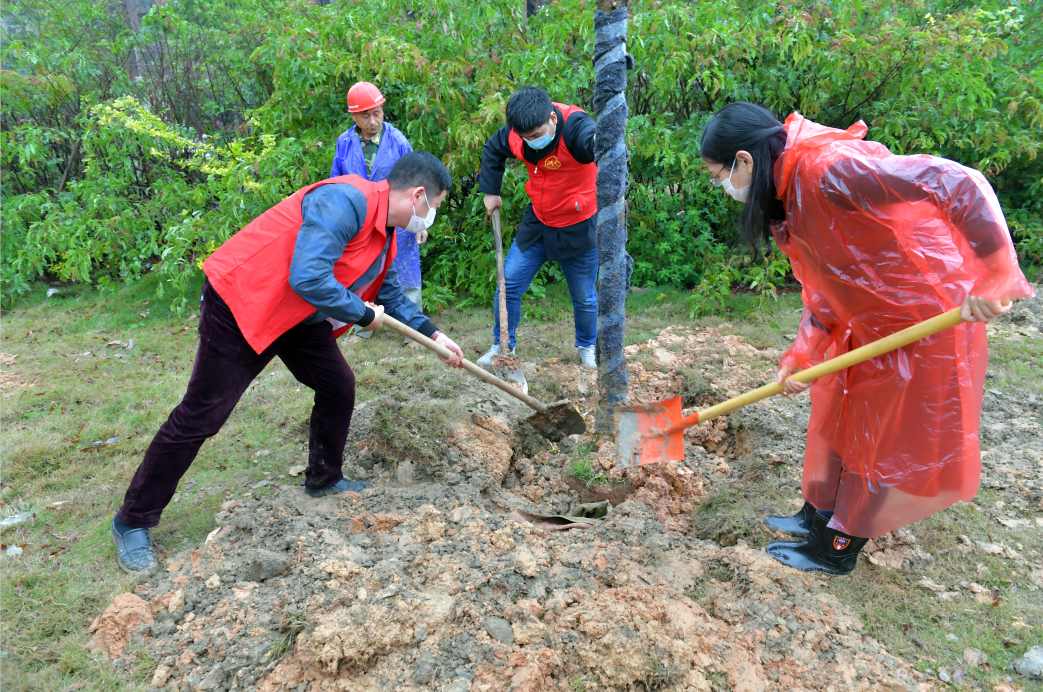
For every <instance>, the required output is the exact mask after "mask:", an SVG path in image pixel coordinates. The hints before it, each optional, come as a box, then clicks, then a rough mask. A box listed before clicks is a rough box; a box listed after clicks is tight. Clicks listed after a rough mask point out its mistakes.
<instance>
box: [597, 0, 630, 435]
mask: <svg viewBox="0 0 1043 692" xmlns="http://www.w3.org/2000/svg"><path fill="white" fill-rule="evenodd" d="M628 18H629V14H628V11H627V4H626V0H597V9H595V10H594V80H595V86H594V117H595V118H596V119H597V130H596V139H595V143H594V158H595V160H596V161H597V164H598V264H599V266H598V341H597V360H598V392H599V396H600V399H601V400H600V401H599V406H598V411H597V415H596V419H595V429H596V430H597V431H598V432H601V433H608V434H611V433H612V432H614V430H615V425H614V418H615V417H614V407H616V406H621V405H625V404H627V403H628V400H627V363H626V358H625V357H624V355H623V331H624V327H625V326H626V297H627V292H628V291H629V289H630V272H631V263H632V262H633V260H632V259H631V258H630V255H628V254H627V251H626V242H627V220H626V189H627V146H626V131H627V102H626V86H627V62H626V40H627V20H628Z"/></svg>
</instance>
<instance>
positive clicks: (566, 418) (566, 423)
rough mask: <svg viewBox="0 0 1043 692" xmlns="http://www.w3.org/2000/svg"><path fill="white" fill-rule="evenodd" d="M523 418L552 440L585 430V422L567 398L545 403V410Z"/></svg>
mask: <svg viewBox="0 0 1043 692" xmlns="http://www.w3.org/2000/svg"><path fill="white" fill-rule="evenodd" d="M525 420H526V421H528V423H529V425H531V426H532V427H534V428H536V430H537V431H538V432H539V433H540V434H541V435H543V436H544V437H546V438H547V439H550V440H554V441H557V440H560V439H561V438H563V437H568V436H569V435H582V434H583V433H585V432H587V422H586V421H585V420H583V416H582V415H581V414H580V412H579V411H577V410H576V407H575V406H573V405H572V402H571V401H569V400H568V399H563V400H561V401H555V402H554V403H553V404H547V408H546V410H545V411H539V412H538V413H534V414H532V415H531V416H529V417H528V418H526V419H525Z"/></svg>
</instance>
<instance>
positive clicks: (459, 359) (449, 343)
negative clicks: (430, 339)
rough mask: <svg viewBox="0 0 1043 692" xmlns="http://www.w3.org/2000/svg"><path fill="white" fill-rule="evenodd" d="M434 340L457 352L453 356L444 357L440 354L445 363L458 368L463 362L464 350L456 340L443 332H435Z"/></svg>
mask: <svg viewBox="0 0 1043 692" xmlns="http://www.w3.org/2000/svg"><path fill="white" fill-rule="evenodd" d="M434 341H435V343H436V344H441V345H442V346H445V347H446V348H448V349H449V350H450V351H452V352H453V353H454V354H456V355H455V357H453V358H442V356H438V357H439V358H441V359H442V362H443V363H445V364H446V365H448V366H450V367H453V368H458V367H460V366H461V365H462V364H463V360H464V352H463V351H462V350H460V347H459V346H457V345H456V342H455V341H453V340H452V339H450V338H449V337H448V336H446V335H445V334H443V333H442V332H435V334H434Z"/></svg>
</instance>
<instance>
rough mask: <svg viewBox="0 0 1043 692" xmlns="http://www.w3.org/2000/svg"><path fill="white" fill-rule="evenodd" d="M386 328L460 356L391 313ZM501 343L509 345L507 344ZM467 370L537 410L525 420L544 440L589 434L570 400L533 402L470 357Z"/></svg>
mask: <svg viewBox="0 0 1043 692" xmlns="http://www.w3.org/2000/svg"><path fill="white" fill-rule="evenodd" d="M384 326H385V327H390V328H391V329H393V330H395V331H396V332H398V333H399V334H401V335H402V336H407V337H409V338H410V339H412V340H413V341H415V342H417V343H418V344H420V345H422V346H426V347H427V348H429V349H431V350H432V351H434V352H435V353H437V354H438V355H440V356H444V357H446V358H452V357H454V356H455V355H456V354H455V353H453V352H452V351H450V350H449V349H448V348H446V347H445V346H443V345H441V344H439V343H436V342H435V341H434V340H433V339H429V338H427V337H426V336H424V335H423V334H421V333H420V332H418V331H417V330H415V329H413V328H412V327H408V326H406V325H404V324H402V323H401V322H399V321H398V320H396V319H395V318H394V317H392V316H391V315H388V314H387V313H385V314H384ZM501 343H507V342H506V341H503V342H501ZM463 368H464V370H466V371H467V372H469V373H471V374H472V375H474V376H475V377H478V378H479V379H482V380H485V381H486V382H488V383H489V384H491V385H492V386H494V387H496V388H497V389H500V390H502V391H504V392H507V393H508V394H510V395H511V396H513V397H515V398H517V399H519V400H520V401H521V402H522V403H524V404H525V405H526V406H528V407H530V408H532V409H535V411H536V413H534V414H532V415H531V416H529V417H528V418H526V419H525V420H526V421H527V422H528V423H529V424H530V425H532V426H533V427H534V428H536V430H538V431H539V433H540V434H541V435H543V436H544V437H547V438H550V439H552V440H560V439H561V438H562V437H564V436H567V435H582V434H583V433H585V432H586V431H587V423H586V421H584V420H583V416H581V415H580V413H579V411H577V410H576V407H575V406H573V405H572V402H570V401H569V400H568V399H563V400H561V401H555V402H554V403H552V404H544V403H542V402H540V401H537V400H536V399H533V398H532V397H531V396H529V395H528V394H526V393H525V392H523V391H521V390H520V389H518V387H516V386H514V385H513V384H510V383H508V382H504V381H503V380H501V379H500V378H498V377H496V376H495V375H493V374H492V373H490V372H486V371H485V369H483V368H482V367H481V366H480V365H476V364H475V363H472V362H471V361H469V360H467V359H466V358H464V362H463Z"/></svg>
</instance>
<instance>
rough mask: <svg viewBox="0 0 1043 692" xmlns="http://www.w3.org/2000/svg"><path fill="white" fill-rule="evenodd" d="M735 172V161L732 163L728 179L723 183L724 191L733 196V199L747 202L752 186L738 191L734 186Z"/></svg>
mask: <svg viewBox="0 0 1043 692" xmlns="http://www.w3.org/2000/svg"><path fill="white" fill-rule="evenodd" d="M734 172H735V161H732V169H731V170H730V171H728V177H727V178H725V180H724V182H722V183H721V187H723V188H724V191H725V192H727V193H728V194H729V195H731V196H732V199H734V200H737V201H739V202H745V201H746V200H747V199H748V198H749V196H750V186H749V185H747V186H746V187H740V188H739V189H738V190H736V189H735V187H734V186H733V185H732V173H734Z"/></svg>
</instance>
